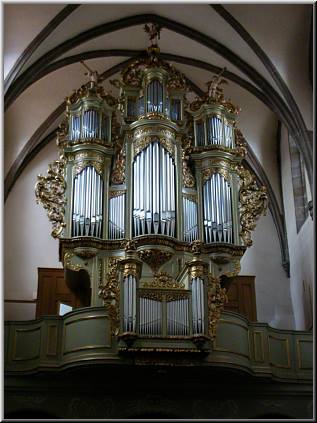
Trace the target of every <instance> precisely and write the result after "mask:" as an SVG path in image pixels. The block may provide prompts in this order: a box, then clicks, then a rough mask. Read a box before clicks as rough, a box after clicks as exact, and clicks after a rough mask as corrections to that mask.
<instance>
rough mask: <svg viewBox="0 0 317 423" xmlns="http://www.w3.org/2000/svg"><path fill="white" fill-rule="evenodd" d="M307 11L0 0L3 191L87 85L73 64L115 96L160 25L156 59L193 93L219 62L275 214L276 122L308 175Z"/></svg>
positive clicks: (284, 6)
mask: <svg viewBox="0 0 317 423" xmlns="http://www.w3.org/2000/svg"><path fill="white" fill-rule="evenodd" d="M312 11H313V5H312V4H268V3H267V4H236V3H234V4H224V5H220V4H213V5H208V4H206V3H201V4H200V3H187V4H179V3H176V4H166V3H155V4H148V3H139V4H132V3H127V4H121V3H117V4H109V3H104V4H101V3H98V4H91V3H85V4H80V5H78V4H70V5H66V4H61V3H55V4H54V3H51V4H50V3H47V4H23V3H20V4H14V3H12V4H9V3H7V4H4V5H3V12H4V40H3V45H4V76H5V84H4V93H5V99H4V107H5V136H4V147H5V148H4V172H5V197H7V196H8V195H9V193H10V191H11V190H12V189H13V187H14V184H15V182H16V180H17V178H18V177H19V176H20V175H21V174H22V172H23V169H24V168H25V167H26V165H28V164H29V163H30V162H31V160H32V159H33V158H34V157H35V155H36V154H37V153H38V152H39V151H40V150H41V148H43V147H44V146H45V145H46V144H47V143H49V142H54V137H55V131H56V128H57V126H58V124H59V123H60V121H61V117H62V114H63V111H64V99H65V97H66V96H67V95H69V94H71V93H72V92H73V90H75V89H77V88H78V87H79V86H81V85H83V84H84V83H86V82H87V77H86V76H85V72H86V70H85V69H84V67H83V66H82V65H81V64H80V61H81V60H84V61H85V62H86V63H87V65H88V66H89V67H90V68H92V69H95V70H97V71H98V72H99V74H101V75H102V76H103V78H104V82H103V84H104V86H105V87H106V89H108V90H111V91H112V93H113V94H117V89H116V88H115V87H114V86H112V85H111V84H110V82H109V81H110V79H114V78H116V77H118V75H119V72H120V70H121V69H122V68H123V66H124V65H125V64H126V63H127V62H128V61H129V60H131V59H133V58H134V57H136V56H137V55H138V54H140V53H141V52H142V51H144V50H145V49H146V47H147V46H148V44H149V41H148V36H147V34H146V33H145V32H144V30H143V26H144V24H146V23H150V22H157V23H159V24H160V25H161V26H162V32H161V37H160V40H159V46H160V49H161V53H162V55H163V58H165V59H166V60H168V61H171V62H172V63H173V64H174V65H175V66H176V67H177V68H178V69H179V70H180V71H182V72H183V73H184V74H185V76H186V77H187V79H188V81H189V84H190V86H191V90H192V94H190V96H192V97H193V96H196V95H200V94H201V93H202V92H203V91H205V90H206V82H207V81H209V80H210V79H211V77H212V73H214V72H219V71H220V70H221V69H222V68H224V67H225V68H226V70H225V72H224V76H225V77H226V79H227V80H228V81H229V84H228V85H226V86H225V94H226V96H227V97H229V98H230V99H231V100H232V101H233V103H235V104H237V105H239V106H240V107H241V109H242V111H241V113H240V118H239V121H238V122H239V123H238V126H239V127H240V129H241V130H242V132H243V134H244V135H245V137H246V139H247V141H248V144H249V147H250V148H249V150H250V156H249V157H250V159H249V162H250V164H251V165H252V166H254V167H256V168H257V174H258V176H259V177H260V179H261V180H262V182H264V183H265V184H266V185H267V186H269V189H270V190H271V192H270V201H271V206H272V207H273V205H272V204H273V203H274V202H275V212H273V214H274V213H275V214H276V217H275V220H276V219H277V220H278V219H279V216H278V215H279V214H282V213H281V190H280V180H279V169H278V159H277V149H278V145H277V139H278V137H277V134H278V127H279V122H282V124H284V125H285V126H286V127H287V128H288V130H289V133H290V134H291V135H292V137H293V138H294V140H295V142H296V143H297V145H298V147H299V148H300V151H301V152H302V154H303V157H304V161H305V165H306V168H307V171H308V175H309V177H310V178H311V179H312V166H313V163H312V145H311V140H310V138H309V134H310V132H309V131H311V130H312V84H311V77H310V76H311V75H312V70H311V64H312V60H311V58H310V54H311V53H310V47H311V36H312V32H311V25H312ZM271 211H272V209H271ZM276 223H277V222H276Z"/></svg>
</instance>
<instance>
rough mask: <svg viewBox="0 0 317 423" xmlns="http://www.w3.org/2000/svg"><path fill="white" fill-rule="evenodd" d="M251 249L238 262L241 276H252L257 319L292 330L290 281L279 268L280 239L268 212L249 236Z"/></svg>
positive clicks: (280, 265) (280, 264)
mask: <svg viewBox="0 0 317 423" xmlns="http://www.w3.org/2000/svg"><path fill="white" fill-rule="evenodd" d="M252 241H253V245H252V246H251V247H249V248H248V249H247V251H246V252H245V254H244V256H243V257H242V260H241V272H240V275H255V295H256V308H257V319H258V321H259V322H266V323H269V324H270V326H272V327H275V328H278V329H293V328H294V318H293V310H292V302H291V297H290V281H289V279H288V278H287V275H286V273H285V270H284V269H283V267H282V259H281V250H280V245H279V239H278V236H277V232H276V229H275V225H274V222H273V218H272V216H271V213H270V211H268V212H267V215H266V216H261V217H260V219H259V221H258V223H257V227H256V229H255V231H254V232H253V233H252Z"/></svg>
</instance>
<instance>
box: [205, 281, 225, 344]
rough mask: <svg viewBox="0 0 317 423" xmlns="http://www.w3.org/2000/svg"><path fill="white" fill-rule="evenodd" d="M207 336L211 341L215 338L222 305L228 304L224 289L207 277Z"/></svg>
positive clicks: (217, 282) (218, 282)
mask: <svg viewBox="0 0 317 423" xmlns="http://www.w3.org/2000/svg"><path fill="white" fill-rule="evenodd" d="M207 301H208V335H209V336H210V338H211V339H212V340H213V339H215V338H216V334H217V326H218V323H219V319H220V315H221V312H222V310H223V309H224V305H225V304H226V303H227V302H228V296H227V293H226V289H225V288H221V285H220V281H219V279H216V278H214V277H213V276H212V275H211V274H210V273H209V275H208V294H207Z"/></svg>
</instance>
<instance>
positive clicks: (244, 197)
mask: <svg viewBox="0 0 317 423" xmlns="http://www.w3.org/2000/svg"><path fill="white" fill-rule="evenodd" d="M237 172H238V175H239V177H240V191H239V200H240V224H241V231H240V236H241V238H242V240H243V242H244V244H245V245H246V246H247V247H250V246H251V245H252V240H251V231H253V230H254V229H255V227H256V223H257V221H258V219H259V217H260V216H261V215H262V214H263V215H265V214H266V210H267V205H268V200H267V193H266V188H265V187H264V186H260V187H259V186H258V185H257V183H256V179H255V175H253V174H251V172H250V171H249V170H248V169H246V168H244V167H243V166H242V165H240V166H237Z"/></svg>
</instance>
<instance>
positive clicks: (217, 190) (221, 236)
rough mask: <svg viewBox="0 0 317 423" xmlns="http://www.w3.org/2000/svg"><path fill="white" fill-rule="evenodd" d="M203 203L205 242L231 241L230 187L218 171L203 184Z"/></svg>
mask: <svg viewBox="0 0 317 423" xmlns="http://www.w3.org/2000/svg"><path fill="white" fill-rule="evenodd" d="M203 203H204V227H205V237H206V242H207V243H211V242H230V243H231V242H232V213H231V187H230V184H229V183H228V182H227V181H226V180H225V178H224V177H223V176H222V175H221V174H220V173H215V174H213V175H212V176H211V178H210V179H209V180H208V181H207V182H205V184H204V185H203ZM211 228H212V229H211Z"/></svg>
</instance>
